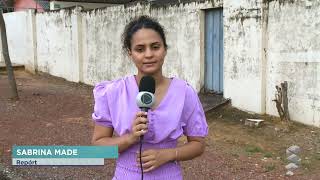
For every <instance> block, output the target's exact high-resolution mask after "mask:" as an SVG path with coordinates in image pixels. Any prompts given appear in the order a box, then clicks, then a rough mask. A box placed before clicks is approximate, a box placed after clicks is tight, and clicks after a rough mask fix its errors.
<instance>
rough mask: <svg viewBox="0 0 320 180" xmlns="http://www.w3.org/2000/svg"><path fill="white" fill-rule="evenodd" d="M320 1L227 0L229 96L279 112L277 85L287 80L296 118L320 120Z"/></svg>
mask: <svg viewBox="0 0 320 180" xmlns="http://www.w3.org/2000/svg"><path fill="white" fill-rule="evenodd" d="M319 15H320V2H319V1H310V0H299V1H298V0H270V1H269V0H254V1H252V0H240V1H236V0H225V1H224V30H225V32H224V34H225V35H224V50H225V52H224V57H225V59H224V61H225V62H224V82H225V87H224V89H225V92H224V96H225V97H227V98H231V100H232V105H233V106H235V107H237V108H239V109H243V110H246V111H252V112H256V113H262V114H264V113H266V114H271V115H276V116H278V113H277V109H276V106H275V102H274V101H273V100H274V99H275V92H276V88H275V86H276V85H280V83H282V82H284V81H287V82H288V101H289V102H288V105H289V115H290V118H291V119H292V120H293V121H298V122H301V123H304V124H308V125H314V126H318V127H319V126H320V65H319V63H320V58H319V57H320V51H319V50H320V38H319V37H320V19H319Z"/></svg>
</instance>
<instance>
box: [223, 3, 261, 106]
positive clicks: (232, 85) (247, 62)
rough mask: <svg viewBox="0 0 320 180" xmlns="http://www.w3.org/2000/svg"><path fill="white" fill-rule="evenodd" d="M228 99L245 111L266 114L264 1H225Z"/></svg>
mask: <svg viewBox="0 0 320 180" xmlns="http://www.w3.org/2000/svg"><path fill="white" fill-rule="evenodd" d="M223 7H224V11H223V13H224V90H225V91H224V97H226V98H230V99H231V100H232V105H234V106H235V107H238V108H240V109H243V110H247V111H253V112H263V105H262V102H263V100H262V95H261V93H262V86H261V81H263V78H262V74H261V73H262V70H261V37H262V36H261V32H262V22H261V15H262V12H261V0H254V1H252V0H225V1H224V4H223Z"/></svg>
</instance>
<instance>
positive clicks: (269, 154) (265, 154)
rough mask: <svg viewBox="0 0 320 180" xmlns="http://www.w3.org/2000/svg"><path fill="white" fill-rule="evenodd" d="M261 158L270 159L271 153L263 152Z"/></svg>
mask: <svg viewBox="0 0 320 180" xmlns="http://www.w3.org/2000/svg"><path fill="white" fill-rule="evenodd" d="M263 156H264V157H266V158H271V157H272V153H271V152H265V153H264V155H263Z"/></svg>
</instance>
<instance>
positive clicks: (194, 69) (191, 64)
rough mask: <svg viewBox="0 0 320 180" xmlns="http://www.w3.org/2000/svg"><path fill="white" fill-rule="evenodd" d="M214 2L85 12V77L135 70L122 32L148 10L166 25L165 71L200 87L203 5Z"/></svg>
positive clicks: (92, 79) (94, 78)
mask: <svg viewBox="0 0 320 180" xmlns="http://www.w3.org/2000/svg"><path fill="white" fill-rule="evenodd" d="M216 5H217V6H218V5H219V4H218V3H217V4H216ZM220 5H222V4H221V3H220ZM212 6H213V5H212V4H211V3H201V4H199V3H190V4H185V5H177V6H171V7H170V6H169V7H154V6H150V5H141V4H138V5H137V6H131V7H126V8H125V7H124V6H113V7H108V8H106V9H99V10H94V11H89V12H85V13H84V14H83V21H82V27H83V28H82V29H83V36H82V38H83V39H82V42H83V44H82V45H83V73H82V74H83V81H84V82H85V83H88V84H93V83H95V82H98V81H101V80H104V79H109V80H110V79H115V78H119V77H121V76H124V75H128V74H133V73H136V72H135V71H136V69H135V67H134V65H133V63H132V62H131V61H130V59H129V58H128V57H127V56H126V54H124V53H123V52H122V49H121V46H122V45H121V33H122V32H123V29H124V26H125V24H126V23H127V22H128V21H129V19H131V18H133V17H135V16H139V15H142V14H147V15H151V16H153V17H156V18H157V19H158V20H159V22H160V23H161V24H162V25H163V26H164V27H165V28H166V32H167V43H168V45H169V49H168V53H167V56H166V60H165V64H164V74H165V75H167V76H177V77H180V78H182V79H185V80H187V81H188V82H189V83H190V84H191V85H192V86H193V87H195V88H196V89H197V90H200V87H201V85H202V84H203V78H201V73H203V72H202V71H201V64H203V63H202V62H203V60H202V59H201V47H202V45H201V43H202V42H201V36H200V34H201V33H203V32H201V22H202V21H203V20H204V19H202V16H201V14H202V12H201V10H200V9H205V8H211V7H212Z"/></svg>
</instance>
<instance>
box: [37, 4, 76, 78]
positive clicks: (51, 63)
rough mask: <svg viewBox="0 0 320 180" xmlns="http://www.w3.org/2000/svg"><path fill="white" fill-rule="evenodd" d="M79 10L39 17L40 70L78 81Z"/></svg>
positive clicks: (38, 55) (38, 48)
mask: <svg viewBox="0 0 320 180" xmlns="http://www.w3.org/2000/svg"><path fill="white" fill-rule="evenodd" d="M77 16H78V12H77V9H73V10H70V9H64V10H61V11H53V12H50V11H49V12H44V13H39V14H37V15H36V27H37V28H36V29H37V33H36V34H37V35H36V36H37V61H38V70H39V71H42V72H46V73H49V74H52V75H54V76H58V77H62V78H65V79H67V80H69V81H74V82H78V81H79V60H78V54H77V53H78V44H77V42H78V40H77V38H78V34H77V29H78V26H77Z"/></svg>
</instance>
